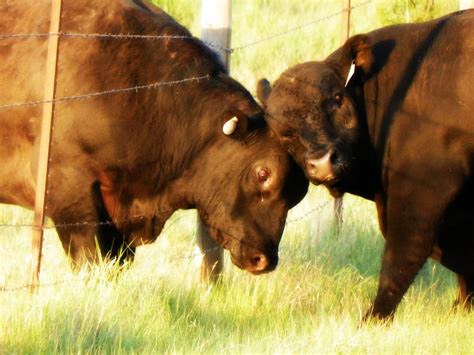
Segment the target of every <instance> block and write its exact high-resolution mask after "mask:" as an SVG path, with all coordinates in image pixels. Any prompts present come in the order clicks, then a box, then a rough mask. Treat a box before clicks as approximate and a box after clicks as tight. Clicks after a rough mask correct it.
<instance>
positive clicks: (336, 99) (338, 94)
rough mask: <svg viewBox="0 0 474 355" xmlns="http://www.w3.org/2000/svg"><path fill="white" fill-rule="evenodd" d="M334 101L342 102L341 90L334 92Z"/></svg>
mask: <svg viewBox="0 0 474 355" xmlns="http://www.w3.org/2000/svg"><path fill="white" fill-rule="evenodd" d="M334 101H335V102H336V103H338V104H340V103H341V102H342V93H341V92H339V91H338V92H336V93H335V94H334Z"/></svg>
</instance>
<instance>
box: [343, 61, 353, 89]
mask: <svg viewBox="0 0 474 355" xmlns="http://www.w3.org/2000/svg"><path fill="white" fill-rule="evenodd" d="M354 72H355V64H354V62H352V63H351V67H350V68H349V73H348V74H347V79H346V85H344V87H347V84H349V80H351V78H352V76H353V75H354Z"/></svg>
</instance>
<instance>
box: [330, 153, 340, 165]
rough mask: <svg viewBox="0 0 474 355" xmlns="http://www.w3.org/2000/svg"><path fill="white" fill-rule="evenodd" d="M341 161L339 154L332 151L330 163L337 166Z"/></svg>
mask: <svg viewBox="0 0 474 355" xmlns="http://www.w3.org/2000/svg"><path fill="white" fill-rule="evenodd" d="M338 160H339V156H338V154H337V153H336V151H334V150H333V151H331V152H330V154H329V162H330V163H331V164H332V165H336V164H337V161H338Z"/></svg>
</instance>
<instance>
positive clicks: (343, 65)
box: [326, 35, 373, 85]
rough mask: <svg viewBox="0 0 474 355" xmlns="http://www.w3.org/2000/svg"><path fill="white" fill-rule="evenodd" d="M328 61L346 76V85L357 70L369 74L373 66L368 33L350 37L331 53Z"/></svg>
mask: <svg viewBox="0 0 474 355" xmlns="http://www.w3.org/2000/svg"><path fill="white" fill-rule="evenodd" d="M326 61H327V62H328V63H329V64H331V65H333V66H334V68H335V69H336V70H337V71H338V72H339V74H340V76H341V77H343V78H344V80H345V83H346V85H347V84H348V82H349V80H350V79H351V77H352V75H353V74H354V73H355V72H356V71H357V70H362V72H363V73H365V74H368V73H369V72H370V70H371V68H372V62H373V57H372V45H371V43H370V39H369V37H368V36H367V35H356V36H353V37H351V38H349V39H348V40H347V41H346V43H344V45H343V46H342V47H341V48H339V49H338V50H337V51H335V52H334V53H333V54H331V55H330V56H329V57H328V58H327V59H326Z"/></svg>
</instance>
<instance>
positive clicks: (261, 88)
mask: <svg viewBox="0 0 474 355" xmlns="http://www.w3.org/2000/svg"><path fill="white" fill-rule="evenodd" d="M271 93H272V84H270V82H269V81H268V80H267V79H260V80H259V81H258V83H257V98H258V100H259V101H260V103H261V104H262V106H263V108H264V109H265V108H266V107H267V100H268V97H269V96H270V94H271Z"/></svg>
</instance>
